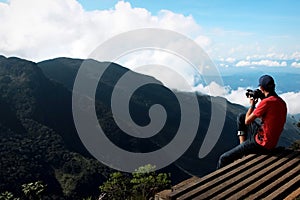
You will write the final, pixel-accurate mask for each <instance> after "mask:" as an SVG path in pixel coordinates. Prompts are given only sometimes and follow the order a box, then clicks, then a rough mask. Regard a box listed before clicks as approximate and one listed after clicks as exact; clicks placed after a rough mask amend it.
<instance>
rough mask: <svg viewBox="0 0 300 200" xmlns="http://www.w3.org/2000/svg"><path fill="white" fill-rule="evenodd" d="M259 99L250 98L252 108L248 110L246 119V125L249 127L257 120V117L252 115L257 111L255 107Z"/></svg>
mask: <svg viewBox="0 0 300 200" xmlns="http://www.w3.org/2000/svg"><path fill="white" fill-rule="evenodd" d="M257 101H258V99H253V98H250V105H251V106H250V108H249V109H248V112H247V113H246V118H245V124H246V125H248V124H250V123H251V122H253V121H254V120H255V119H256V116H255V115H254V114H253V113H252V112H253V111H254V109H255V105H256V103H257Z"/></svg>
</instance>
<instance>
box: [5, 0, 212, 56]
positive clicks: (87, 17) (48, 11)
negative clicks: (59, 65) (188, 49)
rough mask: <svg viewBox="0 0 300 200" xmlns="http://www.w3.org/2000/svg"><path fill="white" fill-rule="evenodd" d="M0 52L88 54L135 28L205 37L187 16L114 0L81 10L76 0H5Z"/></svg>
mask: <svg viewBox="0 0 300 200" xmlns="http://www.w3.org/2000/svg"><path fill="white" fill-rule="evenodd" d="M0 19H1V26H0V40H1V43H0V52H1V53H4V54H5V55H9V56H11V55H16V56H20V57H23V58H28V59H31V60H35V61H37V60H38V61H39V60H43V59H49V56H50V57H59V56H68V57H80V58H85V57H87V56H88V55H89V54H90V53H91V51H93V50H94V49H95V48H96V47H97V46H98V45H100V44H101V43H102V42H103V41H105V40H107V39H109V38H110V37H112V36H114V35H116V34H119V33H122V32H125V31H129V30H132V29H137V28H146V27H156V28H165V29H169V30H174V31H177V32H180V33H182V34H186V35H188V36H190V37H195V38H198V41H199V43H200V44H202V45H208V44H209V39H208V38H207V37H205V36H203V35H201V34H200V32H201V27H200V26H199V25H198V24H197V23H196V22H195V20H194V19H193V18H192V17H191V16H184V15H182V14H177V13H173V12H171V11H168V10H161V11H160V12H159V13H158V14H157V15H153V14H152V13H150V12H149V11H148V10H146V9H144V8H132V6H131V5H130V3H128V2H124V1H119V2H118V3H117V4H116V5H115V7H114V8H113V9H110V10H96V11H85V10H84V9H83V8H82V6H81V5H80V4H79V3H78V2H77V1H76V0H43V1H40V0H26V1H24V0H10V1H9V4H5V3H0Z"/></svg>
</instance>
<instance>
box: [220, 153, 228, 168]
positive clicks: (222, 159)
mask: <svg viewBox="0 0 300 200" xmlns="http://www.w3.org/2000/svg"><path fill="white" fill-rule="evenodd" d="M229 158H230V157H229V156H228V155H227V154H226V153H224V154H222V155H221V156H220V158H219V162H218V167H217V169H220V168H222V167H224V166H226V165H228V164H229V163H230V161H229V160H230V159H229Z"/></svg>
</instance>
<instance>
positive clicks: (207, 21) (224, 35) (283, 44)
mask: <svg viewBox="0 0 300 200" xmlns="http://www.w3.org/2000/svg"><path fill="white" fill-rule="evenodd" d="M79 2H80V3H81V5H82V6H83V7H84V8H85V9H86V10H99V9H100V10H103V9H114V6H115V4H116V3H117V2H118V1H116V0H79ZM127 2H130V4H131V6H132V7H138V8H145V9H147V10H148V11H150V12H151V13H152V14H153V15H158V13H159V11H160V10H170V11H172V12H175V13H179V14H183V15H185V16H192V17H193V18H194V19H195V21H196V22H197V23H198V24H199V25H200V26H201V28H202V32H203V34H205V35H206V36H208V37H209V38H210V39H211V40H213V42H215V43H220V44H222V45H223V46H226V47H225V48H229V46H230V44H232V46H238V45H244V46H249V44H250V45H254V44H256V43H257V46H259V49H260V50H261V52H258V53H265V54H267V53H270V52H271V50H270V49H275V50H274V51H276V52H277V53H287V54H292V53H293V52H295V51H298V50H300V38H299V35H300V26H299V25H300V12H299V8H300V1H298V0H272V1H271V0H266V1H260V0H253V1H238V0H227V1H223V0H210V1H203V0H190V1H185V0H177V1H173V0H164V1H157V0H156V1H141V0H128V1H127ZM244 51H249V53H250V54H251V53H252V54H254V53H255V50H253V49H249V50H247V49H246V50H244ZM267 51H268V52H267ZM246 54H247V53H246V52H245V53H244V54H242V55H240V58H241V57H246V56H247V55H246ZM221 57H222V56H221Z"/></svg>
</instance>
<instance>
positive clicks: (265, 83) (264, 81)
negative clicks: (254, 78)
mask: <svg viewBox="0 0 300 200" xmlns="http://www.w3.org/2000/svg"><path fill="white" fill-rule="evenodd" d="M259 86H261V87H262V88H263V89H264V90H266V91H267V92H275V82H274V79H273V78H272V76H269V75H263V76H261V77H260V78H259Z"/></svg>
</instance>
